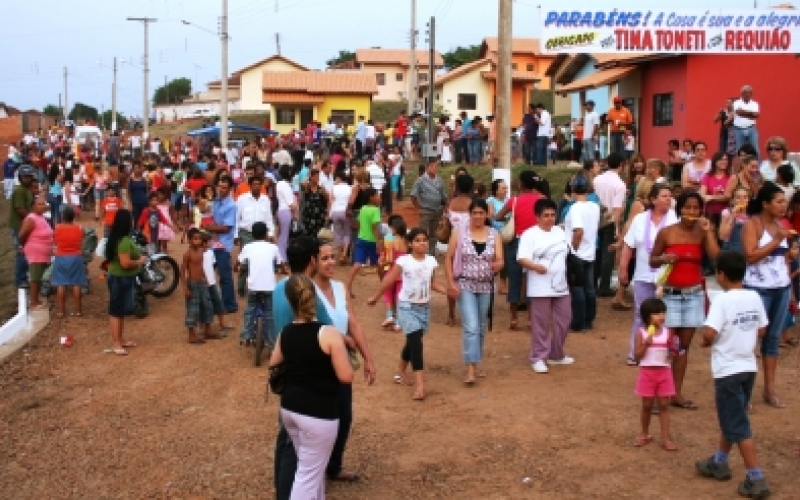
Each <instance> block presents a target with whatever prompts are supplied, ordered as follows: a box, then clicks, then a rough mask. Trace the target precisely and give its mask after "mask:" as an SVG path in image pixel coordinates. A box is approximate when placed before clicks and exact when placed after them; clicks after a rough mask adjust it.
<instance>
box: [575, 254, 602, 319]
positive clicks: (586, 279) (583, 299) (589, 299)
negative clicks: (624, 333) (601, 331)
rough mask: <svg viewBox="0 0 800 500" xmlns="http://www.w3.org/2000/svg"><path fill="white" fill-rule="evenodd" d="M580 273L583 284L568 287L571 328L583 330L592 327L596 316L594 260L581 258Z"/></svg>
mask: <svg viewBox="0 0 800 500" xmlns="http://www.w3.org/2000/svg"><path fill="white" fill-rule="evenodd" d="M581 274H582V275H583V286H581V287H574V286H571V287H569V295H570V297H572V324H571V325H570V328H571V329H573V330H585V329H588V328H591V327H592V323H594V318H595V317H596V316H597V295H596V294H595V289H594V262H592V261H589V260H581Z"/></svg>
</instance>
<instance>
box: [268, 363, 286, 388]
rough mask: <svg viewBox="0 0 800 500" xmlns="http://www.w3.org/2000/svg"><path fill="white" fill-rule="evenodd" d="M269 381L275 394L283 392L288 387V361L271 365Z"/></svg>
mask: <svg viewBox="0 0 800 500" xmlns="http://www.w3.org/2000/svg"><path fill="white" fill-rule="evenodd" d="M268 381H269V388H270V390H271V391H272V393H273V394H283V389H284V388H285V387H286V363H279V364H277V365H273V366H270V367H269V379H268Z"/></svg>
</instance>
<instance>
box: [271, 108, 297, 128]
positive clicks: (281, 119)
mask: <svg viewBox="0 0 800 500" xmlns="http://www.w3.org/2000/svg"><path fill="white" fill-rule="evenodd" d="M275 123H277V124H278V125H294V110H293V109H278V116H277V120H276V122H275Z"/></svg>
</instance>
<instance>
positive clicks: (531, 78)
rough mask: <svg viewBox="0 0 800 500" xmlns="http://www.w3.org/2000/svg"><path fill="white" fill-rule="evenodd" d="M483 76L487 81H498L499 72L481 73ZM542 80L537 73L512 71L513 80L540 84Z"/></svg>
mask: <svg viewBox="0 0 800 500" xmlns="http://www.w3.org/2000/svg"><path fill="white" fill-rule="evenodd" d="M481 76H482V77H483V78H485V79H486V80H497V71H481ZM541 79H542V77H540V76H539V75H537V74H536V73H530V72H525V71H512V72H511V80H517V81H521V82H522V81H524V82H538V81H540V80H541Z"/></svg>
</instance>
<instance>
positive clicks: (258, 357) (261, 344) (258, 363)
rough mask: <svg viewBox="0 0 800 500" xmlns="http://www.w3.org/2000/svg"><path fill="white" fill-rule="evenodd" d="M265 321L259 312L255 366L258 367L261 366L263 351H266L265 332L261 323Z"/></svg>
mask: <svg viewBox="0 0 800 500" xmlns="http://www.w3.org/2000/svg"><path fill="white" fill-rule="evenodd" d="M259 312H260V311H259ZM263 321H264V318H263V317H261V315H260V314H259V315H258V316H257V317H256V345H255V357H256V359H255V366H257V367H258V366H261V353H262V352H263V351H264V332H263V331H262V330H261V324H262V323H263Z"/></svg>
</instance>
